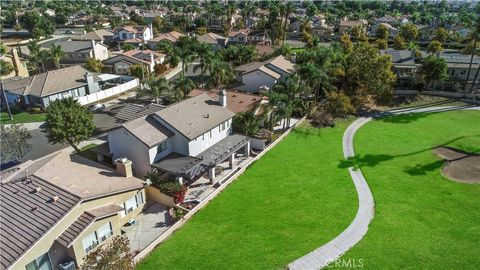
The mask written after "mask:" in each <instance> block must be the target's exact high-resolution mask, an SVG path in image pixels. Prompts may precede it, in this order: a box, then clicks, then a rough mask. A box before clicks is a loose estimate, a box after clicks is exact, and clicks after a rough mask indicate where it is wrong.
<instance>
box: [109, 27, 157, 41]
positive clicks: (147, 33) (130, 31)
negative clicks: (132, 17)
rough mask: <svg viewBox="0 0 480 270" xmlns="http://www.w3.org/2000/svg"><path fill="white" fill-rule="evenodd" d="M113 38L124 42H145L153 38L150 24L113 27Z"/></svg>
mask: <svg viewBox="0 0 480 270" xmlns="http://www.w3.org/2000/svg"><path fill="white" fill-rule="evenodd" d="M113 34H114V35H113V39H114V40H117V41H119V42H122V43H124V42H126V43H137V44H141V43H145V42H147V41H148V40H150V39H152V38H153V29H152V26H151V25H150V26H130V25H126V26H120V27H115V29H113Z"/></svg>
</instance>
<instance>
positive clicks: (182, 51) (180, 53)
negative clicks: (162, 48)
mask: <svg viewBox="0 0 480 270" xmlns="http://www.w3.org/2000/svg"><path fill="white" fill-rule="evenodd" d="M175 54H176V55H177V57H178V58H180V60H182V76H185V71H186V68H187V67H188V64H190V63H191V62H192V61H193V58H194V54H193V52H192V51H191V50H190V49H188V48H181V47H177V48H176V50H175Z"/></svg>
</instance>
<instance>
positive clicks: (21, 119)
mask: <svg viewBox="0 0 480 270" xmlns="http://www.w3.org/2000/svg"><path fill="white" fill-rule="evenodd" d="M12 114H13V121H12V120H10V117H9V116H8V112H6V111H2V112H1V114H0V123H1V124H2V125H5V124H20V123H32V122H42V121H45V114H44V113H28V112H23V111H19V110H15V109H12Z"/></svg>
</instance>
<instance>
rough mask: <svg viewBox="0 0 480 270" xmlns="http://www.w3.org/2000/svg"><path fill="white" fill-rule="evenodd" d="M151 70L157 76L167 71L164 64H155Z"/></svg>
mask: <svg viewBox="0 0 480 270" xmlns="http://www.w3.org/2000/svg"><path fill="white" fill-rule="evenodd" d="M153 69H154V71H155V73H156V74H157V75H162V74H163V73H165V71H167V66H166V65H164V64H156V65H155V67H154V68H153Z"/></svg>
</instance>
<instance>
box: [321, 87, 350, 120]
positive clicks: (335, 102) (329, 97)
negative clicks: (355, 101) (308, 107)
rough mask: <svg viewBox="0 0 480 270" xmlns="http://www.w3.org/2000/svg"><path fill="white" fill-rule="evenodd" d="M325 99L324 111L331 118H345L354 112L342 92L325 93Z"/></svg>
mask: <svg viewBox="0 0 480 270" xmlns="http://www.w3.org/2000/svg"><path fill="white" fill-rule="evenodd" d="M325 97H326V105H325V109H326V111H327V112H328V113H329V114H331V115H332V116H333V117H345V116H346V115H347V114H350V113H353V112H354V111H355V109H354V108H353V105H352V102H351V101H350V98H349V97H348V96H347V95H346V94H345V93H344V92H343V91H338V92H337V91H330V92H326V93H325Z"/></svg>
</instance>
